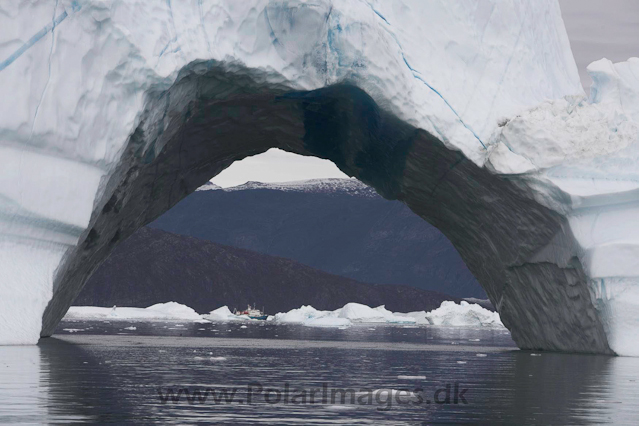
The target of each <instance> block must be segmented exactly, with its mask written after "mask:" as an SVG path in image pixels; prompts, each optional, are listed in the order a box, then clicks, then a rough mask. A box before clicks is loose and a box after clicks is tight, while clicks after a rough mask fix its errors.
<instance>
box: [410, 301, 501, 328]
mask: <svg viewBox="0 0 639 426" xmlns="http://www.w3.org/2000/svg"><path fill="white" fill-rule="evenodd" d="M404 315H407V316H409V317H411V318H414V319H415V321H416V322H417V323H418V324H429V325H444V326H453V327H503V326H504V325H503V324H502V322H501V319H500V318H499V314H498V313H497V312H492V311H489V310H488V309H485V308H482V307H481V306H479V305H477V304H474V303H468V302H466V301H463V300H462V301H461V302H460V303H459V304H457V303H455V302H451V301H444V302H442V304H441V306H440V307H439V308H437V309H433V310H432V311H430V312H424V311H422V312H409V313H407V314H404Z"/></svg>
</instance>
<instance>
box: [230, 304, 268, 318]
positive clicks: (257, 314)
mask: <svg viewBox="0 0 639 426" xmlns="http://www.w3.org/2000/svg"><path fill="white" fill-rule="evenodd" d="M233 313H234V314H235V315H246V316H248V317H249V318H251V319H256V320H265V319H266V318H268V315H266V314H265V313H264V308H262V310H261V311H260V310H259V309H257V308H256V307H255V303H253V307H251V305H248V307H247V308H246V309H245V310H243V311H238V310H237V309H233Z"/></svg>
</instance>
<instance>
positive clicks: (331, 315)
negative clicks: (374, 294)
mask: <svg viewBox="0 0 639 426" xmlns="http://www.w3.org/2000/svg"><path fill="white" fill-rule="evenodd" d="M220 309H223V308H220ZM272 321H274V322H275V323H276V324H303V325H305V326H308V327H344V326H350V325H352V324H353V323H362V324H371V323H372V324H376V323H377V324H420V325H444V326H456V327H503V324H502V323H501V321H500V319H499V314H498V313H497V312H492V311H489V310H488V309H485V308H482V307H481V306H479V305H477V304H474V303H468V302H466V301H462V302H461V303H460V304H457V303H455V302H452V301H444V302H442V304H441V306H440V307H439V308H437V309H433V310H432V311H429V312H425V311H421V312H408V313H401V312H391V311H389V310H388V309H386V307H385V306H378V307H376V308H371V307H370V306H367V305H363V304H361V303H354V302H351V303H347V304H346V305H344V306H343V307H341V308H339V309H336V310H334V311H322V310H318V309H315V308H314V307H312V306H310V305H304V306H301V307H299V308H296V309H291V310H290V311H288V312H279V313H277V314H275V315H274V316H273V317H272Z"/></svg>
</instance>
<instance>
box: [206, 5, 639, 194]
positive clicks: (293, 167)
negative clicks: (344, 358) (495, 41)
mask: <svg viewBox="0 0 639 426" xmlns="http://www.w3.org/2000/svg"><path fill="white" fill-rule="evenodd" d="M530 1H535V0H530ZM559 4H560V5H561V10H562V13H563V17H564V22H565V23H566V30H567V31H568V38H569V39H570V45H571V47H572V51H573V54H574V56H575V61H576V62H577V68H578V69H579V75H580V77H581V83H582V84H583V86H584V88H585V89H586V93H588V91H589V90H588V88H589V87H590V83H591V80H590V77H589V76H588V73H587V72H586V66H587V65H588V64H589V63H591V62H592V61H596V60H597V59H601V58H604V57H605V58H608V59H610V60H611V61H613V62H619V61H625V60H626V59H628V58H630V57H632V56H639V0H559ZM325 177H347V176H346V175H344V174H343V173H342V172H340V171H339V169H338V168H337V167H335V165H334V164H333V163H331V162H330V161H327V160H320V159H318V158H313V157H302V156H299V155H295V154H290V153H287V152H284V151H280V150H278V149H271V150H269V151H268V152H266V153H264V154H260V155H256V156H254V157H249V158H246V159H244V160H242V161H237V162H235V163H234V164H233V165H232V166H231V167H229V168H228V169H226V170H224V171H223V172H222V173H220V174H219V175H217V176H216V177H214V178H213V179H212V181H213V182H214V183H216V184H217V185H220V186H223V187H228V186H235V185H241V184H243V183H245V182H247V181H251V180H252V181H259V182H284V181H291V180H302V179H314V178H325Z"/></svg>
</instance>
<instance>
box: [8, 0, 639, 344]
mask: <svg viewBox="0 0 639 426" xmlns="http://www.w3.org/2000/svg"><path fill="white" fill-rule="evenodd" d="M51 6H52V5H51V4H49V2H45V1H41V2H33V3H30V4H21V5H15V6H14V5H11V6H2V8H3V11H4V12H5V13H4V14H3V15H0V16H2V17H1V18H0V20H2V22H0V28H2V31H1V32H0V34H1V35H2V38H1V39H0V41H2V43H0V46H1V50H0V55H3V56H0V61H2V62H0V83H1V85H0V97H1V98H2V99H12V102H11V103H9V102H3V103H2V106H0V108H2V110H1V111H0V142H1V143H0V149H1V150H2V154H1V155H0V161H1V162H2V166H3V170H5V172H4V173H3V175H2V180H0V214H1V217H2V221H1V222H0V226H1V228H0V229H2V237H1V238H2V239H1V240H0V255H1V257H0V259H2V260H1V262H2V264H1V265H0V266H2V268H0V270H1V272H0V292H1V293H2V298H1V299H0V305H1V306H0V307H1V308H2V309H0V321H2V325H3V327H2V331H0V340H1V341H2V342H4V343H25V342H35V341H36V340H37V336H38V334H40V333H41V334H42V335H45V336H46V335H49V334H50V333H51V332H52V331H53V329H54V327H55V325H56V324H57V322H58V321H59V319H60V318H61V317H62V315H63V314H64V313H65V311H66V309H67V308H68V306H69V304H70V303H71V302H72V301H73V299H74V297H75V296H76V295H77V294H78V292H79V291H80V289H81V287H82V285H83V283H84V281H85V280H86V278H87V277H88V276H89V274H90V273H91V272H92V270H93V269H94V268H95V267H97V265H98V264H99V263H100V261H101V260H103V259H104V258H105V257H106V256H107V255H108V253H109V251H110V250H111V249H112V248H113V247H114V246H115V245H116V244H117V243H118V242H119V241H121V240H122V239H124V238H126V237H127V236H128V235H130V234H131V233H132V232H133V231H134V230H135V229H136V228H138V227H139V226H142V225H143V224H145V223H147V222H149V221H151V220H153V219H154V218H155V217H157V216H158V215H160V214H161V213H162V212H164V211H166V210H167V209H169V208H170V207H171V206H172V205H174V204H175V203H176V202H177V201H179V200H180V199H181V198H183V197H184V196H186V195H187V194H189V193H190V192H192V191H193V190H195V188H197V187H198V186H200V185H201V184H203V183H204V182H206V181H207V180H208V179H210V178H211V177H212V176H214V175H215V174H217V173H219V172H220V171H221V170H222V169H224V168H225V167H228V166H229V165H230V164H231V163H232V162H233V161H235V160H238V159H241V158H243V157H245V156H247V155H253V154H256V153H260V152H263V151H265V150H267V149H269V148H271V147H278V148H281V149H284V150H288V151H291V152H295V153H298V154H302V155H314V156H318V157H321V158H326V159H329V160H331V161H333V162H334V163H335V164H336V165H337V166H338V167H339V168H340V169H341V170H342V171H344V172H345V173H347V174H349V175H351V176H355V177H357V178H358V179H360V180H362V181H363V182H365V183H367V184H369V185H371V186H373V187H374V188H375V189H376V190H377V191H378V192H380V194H382V195H383V196H385V197H387V198H395V199H399V200H402V201H403V202H405V203H406V204H407V205H409V206H410V207H411V208H412V209H413V210H414V211H415V212H416V213H417V214H419V215H420V216H421V217H423V218H424V219H426V220H428V221H430V222H431V223H433V224H434V225H436V226H437V227H439V228H440V229H441V230H442V231H443V232H444V233H445V234H446V235H447V236H448V237H449V239H450V240H451V241H452V242H453V244H455V246H456V247H457V249H458V250H459V252H460V254H461V255H462V257H463V258H464V259H465V261H466V263H467V264H468V266H469V268H470V269H471V271H472V272H473V273H474V274H475V275H476V277H477V278H478V280H479V282H480V283H481V284H482V285H483V286H484V288H485V290H486V292H487V294H488V295H489V297H490V298H491V300H492V301H493V303H494V304H495V305H496V306H497V307H498V309H499V311H500V314H501V316H502V319H503V321H504V323H505V324H506V325H507V326H508V327H509V328H510V329H511V331H512V333H513V338H514V339H515V341H516V342H517V343H518V344H519V345H520V346H521V347H523V348H541V349H547V350H566V351H580V352H598V353H611V352H612V351H613V350H615V351H617V352H619V351H620V350H623V351H625V352H632V348H629V347H628V346H627V342H628V339H624V336H626V337H627V336H628V335H629V334H628V333H630V334H631V333H632V331H633V330H632V325H633V324H634V323H633V321H635V320H634V316H633V314H632V306H633V305H632V303H630V305H623V306H621V307H622V309H619V306H620V305H619V304H618V303H617V300H619V299H620V298H617V299H616V298H615V297H614V294H613V295H612V296H611V295H610V293H609V292H610V291H611V289H609V288H608V287H606V289H607V291H606V292H605V293H602V292H601V289H602V288H603V287H604V282H605V283H607V285H610V284H611V283H612V284H613V285H616V286H617V287H616V288H617V289H623V290H624V291H625V293H626V294H632V292H633V291H634V288H636V287H635V284H636V276H637V275H639V271H637V270H636V269H637V267H636V266H632V264H630V266H628V265H627V264H624V265H623V267H622V268H616V266H615V265H616V264H617V263H619V262H620V259H621V261H623V260H624V259H625V260H629V259H630V260H632V259H633V256H635V255H636V253H637V247H638V246H639V244H637V241H639V237H637V236H636V235H635V234H633V233H636V232H637V231H635V229H634V228H633V227H632V226H626V227H624V225H623V222H622V219H624V218H631V217H632V215H633V214H634V213H635V209H636V207H635V206H636V204H637V200H638V199H639V197H638V193H637V188H638V187H639V185H636V184H635V182H637V181H638V180H637V178H636V176H635V175H636V170H635V168H634V166H633V164H634V163H633V158H635V157H637V151H638V149H637V133H638V132H637V125H636V123H637V121H639V108H637V102H636V100H637V97H638V95H637V93H638V91H637V90H636V88H637V87H639V84H637V81H636V77H634V75H635V74H634V70H635V69H636V68H638V67H639V64H637V62H633V61H629V62H627V63H623V64H617V65H614V66H613V65H612V64H610V63H609V62H605V61H604V62H599V63H596V64H593V66H591V67H592V70H591V71H592V73H593V76H594V77H595V81H596V86H595V88H594V90H593V94H594V95H593V98H592V99H591V102H587V101H586V100H585V99H584V95H583V91H582V89H581V87H580V84H579V77H578V75H577V71H576V67H575V65H574V60H573V58H572V54H571V52H570V47H569V45H568V41H567V37H566V34H565V30H564V28H563V22H562V20H561V15H560V11H559V7H558V5H557V4H556V2H554V1H550V0H548V1H539V2H535V3H534V5H533V4H531V3H529V2H524V1H522V2H500V1H494V2H493V1H486V2H480V3H477V2H465V1H462V0H460V1H455V2H452V1H434V0H433V1H429V2H421V1H399V0H398V1H389V2H386V1H384V2H376V1H371V2H365V1H357V2H355V1H354V2H330V1H321V2H315V3H307V2H301V1H300V2H278V1H270V2H267V1H261V0H253V1H245V2H235V1H223V0H211V1H208V2H205V1H198V2H173V3H171V2H167V3H166V4H159V3H156V2H142V1H133V2H112V3H111V2H91V1H84V2H78V1H65V0H62V1H60V2H59V3H56V5H55V7H51ZM38 20H40V22H38ZM3 57H5V58H6V59H2V58H3ZM636 75H639V73H637V74H636ZM553 99H554V101H548V100H553ZM542 102H545V103H542ZM539 104H541V105H540V106H536V105H539ZM613 129H614V131H613ZM592 135H594V136H592ZM602 140H603V141H605V143H600V142H601V141H602ZM613 172H614V173H613ZM611 176H614V181H613V180H612V179H610V177H611ZM609 206H614V207H613V208H610V207H609ZM593 209H594V210H593ZM615 220H617V221H618V222H619V223H618V225H617V228H615V229H614V232H612V233H608V232H607V231H608V229H609V226H607V225H605V224H606V223H610V222H611V221H615ZM631 221H632V220H630V222H631ZM602 223H604V226H602V225H601V224H602ZM586 229H587V230H586ZM615 262H617V263H615ZM610 278H614V279H613V280H611V279H610ZM628 289H629V290H628ZM628 306H629V307H630V308H628ZM618 312H621V313H622V314H623V315H622V316H621V317H622V318H623V321H616V320H615V318H617V316H616V315H617V313H618ZM611 348H612V349H611Z"/></svg>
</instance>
